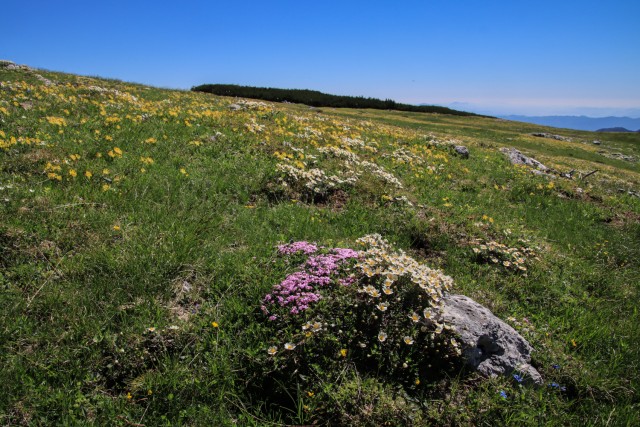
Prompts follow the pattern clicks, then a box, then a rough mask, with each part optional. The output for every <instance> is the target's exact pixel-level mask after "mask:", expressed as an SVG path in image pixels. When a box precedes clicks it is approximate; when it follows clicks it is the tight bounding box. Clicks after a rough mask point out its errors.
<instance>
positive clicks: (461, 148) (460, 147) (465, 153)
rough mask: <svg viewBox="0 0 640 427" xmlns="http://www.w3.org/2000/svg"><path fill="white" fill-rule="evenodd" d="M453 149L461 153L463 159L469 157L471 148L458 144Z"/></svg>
mask: <svg viewBox="0 0 640 427" xmlns="http://www.w3.org/2000/svg"><path fill="white" fill-rule="evenodd" d="M453 150H454V151H455V152H456V153H458V154H459V155H460V157H462V158H463V159H468V158H469V149H468V148H467V147H465V146H464V145H456V146H454V147H453Z"/></svg>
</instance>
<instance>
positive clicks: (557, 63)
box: [0, 0, 640, 114]
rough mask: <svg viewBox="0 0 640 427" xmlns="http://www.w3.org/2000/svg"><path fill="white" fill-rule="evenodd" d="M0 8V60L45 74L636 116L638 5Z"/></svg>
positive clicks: (230, 0)
mask: <svg viewBox="0 0 640 427" xmlns="http://www.w3.org/2000/svg"><path fill="white" fill-rule="evenodd" d="M1 9H2V15H3V19H2V21H3V22H2V25H0V59H9V60H12V61H14V62H17V63H22V64H27V65H30V66H33V67H39V68H46V69H50V70H56V71H66V72H71V73H78V74H84V75H99V76H104V77H114V78H120V79H123V80H127V81H135V82H140V83H146V84H151V85H155V86H163V87H172V88H190V87H191V86H194V85H198V84H202V83H238V84H246V85H254V86H272V87H286V88H310V89H317V90H321V91H324V92H330V93H336V94H346V95H364V96H372V97H377V98H392V99H395V100H397V101H401V102H408V103H432V104H441V105H446V104H449V103H452V102H456V101H458V102H464V103H470V104H473V105H474V106H475V107H476V108H483V107H484V108H493V109H494V111H495V108H502V109H503V110H504V109H505V108H506V110H508V111H511V112H515V113H529V114H536V113H540V112H542V110H545V111H547V110H549V111H547V112H552V111H551V110H553V109H556V110H557V109H562V108H565V107H566V108H568V109H569V110H570V109H571V108H573V109H574V110H575V111H578V110H577V109H576V107H593V108H596V109H597V108H610V109H612V110H616V111H618V110H620V111H622V110H623V109H625V108H627V109H628V108H637V109H638V111H640V0H610V1H605V0H600V1H594V0H583V1H574V0H555V1H547V0H538V1H524V0H510V1H497V0H483V1H479V0H459V1H448V0H438V1H435V0H422V1H401V0H398V1H382V0H380V1H375V0H369V1H348V0H343V1H332V0H319V1H305V0H297V1H277V0H273V1H264V0H263V1H249V0H245V1H243V0H227V1H215V0H212V1H189V0H184V1H181V2H178V1H172V2H165V1H160V0H158V1H153V2H152V1H135V0H130V1H89V0H87V1H82V2H80V1H25V0H21V1H14V0H3V1H2V8H1ZM566 108H565V109H566ZM506 110H505V112H506ZM569 110H567V111H569ZM572 111H573V110H572Z"/></svg>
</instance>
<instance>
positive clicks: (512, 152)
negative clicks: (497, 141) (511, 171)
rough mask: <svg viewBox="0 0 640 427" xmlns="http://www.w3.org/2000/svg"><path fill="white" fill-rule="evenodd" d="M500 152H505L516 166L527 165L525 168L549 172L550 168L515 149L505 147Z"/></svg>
mask: <svg viewBox="0 0 640 427" xmlns="http://www.w3.org/2000/svg"><path fill="white" fill-rule="evenodd" d="M500 151H501V152H503V153H504V154H505V155H506V156H507V157H508V158H509V161H510V162H511V163H513V164H514V165H525V166H529V167H532V168H535V169H537V170H539V171H542V172H546V171H548V170H549V168H548V167H546V166H545V165H543V164H542V163H540V162H539V161H537V160H536V159H534V158H531V157H527V156H525V155H524V154H522V153H521V152H520V151H518V150H516V149H515V148H506V147H503V148H501V149H500Z"/></svg>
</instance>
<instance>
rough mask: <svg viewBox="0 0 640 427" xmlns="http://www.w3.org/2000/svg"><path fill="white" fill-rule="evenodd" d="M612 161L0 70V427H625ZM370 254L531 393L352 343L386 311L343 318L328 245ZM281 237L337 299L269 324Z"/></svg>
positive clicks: (624, 300)
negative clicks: (449, 310)
mask: <svg viewBox="0 0 640 427" xmlns="http://www.w3.org/2000/svg"><path fill="white" fill-rule="evenodd" d="M231 104H236V105H239V106H240V108H239V109H237V108H236V107H234V108H233V109H230V108H229V106H230V105H231ZM540 131H543V132H544V131H547V132H551V133H561V134H562V135H563V136H568V137H571V138H573V141H572V142H564V141H557V140H552V139H545V138H538V137H533V136H530V135H529V134H530V133H532V132H540ZM593 139H599V140H601V141H602V145H600V146H596V145H593V144H592V140H593ZM451 144H462V145H465V146H467V147H468V148H469V150H470V153H471V155H470V157H469V158H468V159H464V158H461V157H458V156H456V155H455V153H454V152H453V150H452V148H451ZM500 147H516V148H518V149H521V150H522V151H523V152H525V153H527V154H529V155H532V156H533V157H535V158H536V159H537V160H539V161H541V162H543V163H544V164H546V165H547V166H549V167H553V168H554V169H556V170H558V171H561V172H568V171H569V170H572V169H574V170H576V172H575V173H574V179H572V180H570V179H565V178H561V177H558V176H555V177H553V178H552V177H545V176H536V175H534V174H532V173H531V172H530V171H529V170H527V169H525V168H522V167H516V166H513V165H511V164H510V163H508V161H507V160H506V159H505V157H504V156H503V154H502V153H500V152H499V148H500ZM616 153H622V154H624V155H627V156H633V157H634V158H635V159H638V158H639V157H640V135H638V134H606V135H602V134H598V135H597V138H596V135H595V134H592V133H589V132H579V131H564V130H563V131H559V130H557V129H550V128H543V127H540V126H535V125H528V124H523V123H514V122H505V121H500V120H496V119H488V118H480V117H457V116H448V115H432V114H424V113H411V112H390V111H376V110H354V109H331V108H323V109H322V111H317V110H310V109H309V108H308V107H305V106H303V105H290V104H285V105H282V104H271V103H265V102H257V101H251V100H239V99H235V98H226V97H218V96H213V95H210V94H205V93H196V92H186V91H185V92H183V91H170V90H161V89H155V88H151V87H145V86H141V85H133V84H128V83H123V82H119V81H113V80H104V79H98V78H88V77H80V76H74V75H67V74H61V73H53V72H45V71H39V70H31V69H25V68H19V67H18V68H16V67H12V66H7V64H0V159H1V161H0V366H2V369H0V382H1V383H2V384H3V387H1V388H0V424H2V425H43V426H45V425H58V424H61V425H87V424H95V425H121V426H126V425H148V426H154V425H232V424H240V425H282V424H313V423H317V424H324V423H330V424H333V425H339V424H346V425H367V424H369V425H383V424H385V423H387V424H389V425H398V424H406V425H429V424H439V425H499V424H502V425H505V424H506V425H518V426H520V425H542V424H544V425H559V426H560V425H563V426H564V425H638V424H640V417H639V416H638V413H639V412H640V411H639V409H640V407H639V397H638V385H639V380H640V369H639V363H640V346H638V345H637V343H638V342H640V321H639V320H640V319H639V316H638V308H637V307H638V303H639V295H638V291H639V289H638V287H639V285H638V284H639V283H640V198H639V197H638V196H639V194H640V168H639V166H638V163H637V162H631V161H627V160H621V159H619V158H616V157H615V156H616V155H617V154H616ZM593 170H597V171H598V172H596V173H594V174H592V175H590V176H589V177H587V178H586V179H584V180H581V179H580V176H581V174H582V176H584V175H585V174H586V173H588V172H591V171H593ZM372 234H379V235H381V236H382V237H383V238H384V239H386V240H387V241H388V242H389V244H390V245H391V246H392V247H393V248H395V249H396V250H403V251H405V253H406V255H407V256H409V257H411V258H412V259H415V260H416V261H417V262H418V263H420V264H419V265H421V266H429V267H431V268H433V269H438V270H441V272H435V273H434V274H435V275H436V276H437V277H440V278H442V277H444V276H442V275H447V276H449V277H451V278H452V280H453V286H452V289H451V292H454V293H462V294H465V295H468V296H470V297H472V298H474V299H475V300H477V301H478V302H480V303H481V304H484V305H486V306H487V307H489V308H490V309H491V310H492V311H494V313H496V314H497V315H498V316H500V317H501V318H503V319H505V320H506V321H507V322H508V323H509V324H511V325H512V326H514V327H515V328H516V329H517V330H519V331H520V332H521V334H522V335H523V336H524V337H525V338H527V339H528V340H529V341H530V343H531V344H532V345H533V347H534V348H535V349H536V351H535V353H534V355H533V364H534V366H536V367H537V369H538V370H539V371H540V372H541V374H542V375H543V377H544V379H545V385H544V386H543V387H540V388H535V387H531V386H526V385H523V384H520V383H519V382H518V381H516V380H514V378H511V377H501V378H493V379H485V378H482V377H480V376H478V375H477V374H474V373H470V372H465V371H461V370H459V368H457V366H458V365H456V364H455V363H453V364H448V365H446V366H445V365H444V364H442V365H438V364H437V363H436V362H438V361H441V359H440V358H441V357H444V356H442V353H438V354H439V355H436V353H435V350H434V348H435V349H437V348H439V347H437V345H439V341H438V339H439V338H438V337H439V336H440V335H437V336H436V335H432V338H429V337H426V338H424V339H426V340H428V339H431V341H430V342H431V343H432V344H433V343H435V344H437V345H436V346H435V347H433V348H431V347H429V346H426V348H422V347H420V346H419V345H418V344H420V345H422V343H423V341H419V339H418V337H419V336H420V337H421V335H419V334H420V333H421V332H420V330H416V331H414V332H415V334H417V335H415V339H416V344H415V345H413V346H412V347H403V346H402V345H401V342H399V341H398V340H399V338H397V337H395V336H394V334H392V333H391V331H390V330H388V332H389V337H388V339H386V341H385V340H383V339H378V340H375V339H373V341H369V344H368V345H366V344H367V343H366V342H363V340H364V337H367V336H375V335H376V334H379V331H378V330H377V329H376V330H373V329H371V326H368V325H374V324H376V325H377V323H375V322H379V318H378V316H382V317H381V318H382V319H386V317H384V316H386V313H385V314H384V316H383V314H382V311H383V310H382V309H379V310H377V311H376V310H374V309H370V308H369V306H367V305H366V304H365V303H362V304H360V305H356V304H352V302H353V301H366V296H365V297H363V294H362V293H357V291H356V290H357V289H360V287H362V286H364V284H366V283H370V281H369V280H370V279H368V278H367V277H369V276H368V275H363V274H361V273H360V271H361V270H358V268H357V267H356V266H353V265H352V264H347V263H348V262H352V261H349V260H348V259H347V258H348V254H349V253H350V252H348V251H347V250H348V249H350V248H352V249H357V250H360V249H362V247H361V246H359V244H358V243H357V240H358V239H360V238H362V237H363V236H366V235H372ZM298 241H305V242H307V243H305V244H303V246H300V247H303V248H308V247H310V246H312V244H313V243H315V244H316V245H317V246H323V247H324V248H325V249H317V250H319V251H321V253H323V254H336V253H341V254H346V255H344V256H345V257H346V258H345V260H346V261H344V264H340V265H341V267H340V268H341V269H342V270H340V272H339V273H336V274H341V275H342V276H339V277H341V279H340V280H346V282H340V283H341V285H337V284H335V283H337V282H335V281H334V282H332V283H333V284H331V285H330V286H329V285H327V286H328V287H326V288H325V290H324V292H325V298H324V299H323V300H321V301H320V302H319V303H318V304H317V305H314V306H313V307H312V308H310V309H309V310H307V311H304V312H303V313H301V314H299V315H296V316H290V317H286V316H285V315H282V317H281V318H279V319H278V320H277V321H275V322H274V321H269V320H268V318H267V315H266V314H264V313H263V311H262V310H261V306H262V305H264V304H266V302H265V300H264V297H265V295H266V294H268V293H270V292H272V291H273V289H274V288H273V287H274V286H275V285H278V284H280V283H281V282H282V281H283V280H284V279H285V278H287V277H288V275H290V274H292V273H294V272H296V271H297V268H298V267H297V266H298V264H299V263H300V262H302V260H303V257H302V256H301V252H297V253H296V254H294V255H293V258H292V257H288V258H287V257H285V256H283V255H281V254H280V252H282V249H280V250H278V245H283V244H288V243H291V242H298ZM500 245H504V247H503V246H500ZM287 247H288V246H287ZM331 248H342V249H341V251H342V252H337V250H332V249H331ZM492 248H493V249H492ZM508 248H514V249H513V250H512V251H510V250H509V249H508ZM389 250H390V251H391V249H389ZM514 251H518V252H519V254H520V255H519V256H517V257H515V258H514V257H513V256H512V255H510V254H513V253H514ZM342 262H343V261H340V263H342ZM412 265H413V264H412ZM520 267H522V268H520ZM416 268H418V267H416ZM419 268H424V267H419ZM345 271H346V273H345ZM362 271H364V270H362ZM433 271H435V270H433ZM346 274H349V277H346V276H345V275H346ZM371 274H372V275H373V277H374V278H375V277H376V276H375V274H376V273H375V272H374V273H371ZM332 277H333V276H332ZM336 277H338V276H336ZM402 277H405V279H402ZM402 277H401V278H400V279H397V282H395V283H394V284H393V286H397V287H396V288H394V289H395V290H396V293H395V294H394V296H395V295H403V294H402V292H403V289H408V288H407V287H408V286H410V285H411V283H410V281H407V280H408V279H406V277H408V276H406V275H405V276H402ZM434 277H435V276H434ZM332 280H334V279H332ZM336 280H337V279H336ZM403 280H404V281H403ZM438 280H440V279H438ZM442 280H444V279H442ZM402 286H405V287H402ZM430 286H431V285H430ZM433 286H435V285H433ZM273 292H275V291H273ZM363 298H365V299H363ZM381 298H382V300H384V298H386V297H385V296H383V297H381ZM382 300H381V301H382ZM388 301H389V303H391V304H395V302H394V301H395V300H391V299H389V300H388ZM385 307H386V306H385ZM391 307H392V308H393V307H394V306H393V305H392V306H391ZM385 309H386V308H385ZM366 310H369V311H366ZM390 311H393V310H390ZM361 313H365V314H366V315H367V316H369V317H365V318H363V317H358V316H360V315H361ZM367 313H368V314H367ZM420 313H421V312H420ZM323 316H324V317H323ZM402 318H403V319H405V321H406V318H407V316H405V315H404V314H402ZM303 322H311V323H310V325H311V326H307V327H306V328H303V329H302V331H300V330H299V329H296V328H298V326H299V325H301V324H304V325H306V323H303ZM314 322H319V326H317V327H316V326H315V325H313V323H314ZM357 322H360V323H357ZM370 329H371V330H370ZM428 332H429V331H428ZM438 332H440V331H438ZM430 333H432V334H433V332H430ZM448 333H450V331H448V332H447V331H445V332H443V335H442V336H445V335H446V334H448ZM372 334H373V335H372ZM291 337H296V340H293V338H291ZM409 338H411V337H409ZM420 339H422V338H420ZM396 342H398V344H394V343H396ZM424 342H425V343H426V342H427V341H424ZM447 342H449V341H448V339H447ZM293 345H295V348H293V349H291V350H286V348H287V347H289V348H291V347H292V346H293ZM363 345H364V347H363ZM272 353H273V354H272ZM444 353H446V352H444ZM448 355H449V353H446V354H445V356H448ZM451 357H452V358H453V359H455V355H453V353H452V354H451ZM449 360H451V359H449ZM447 363H448V362H447Z"/></svg>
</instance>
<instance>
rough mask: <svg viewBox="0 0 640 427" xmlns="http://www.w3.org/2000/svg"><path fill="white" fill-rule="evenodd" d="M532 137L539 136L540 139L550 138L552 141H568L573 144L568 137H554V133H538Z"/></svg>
mask: <svg viewBox="0 0 640 427" xmlns="http://www.w3.org/2000/svg"><path fill="white" fill-rule="evenodd" d="M531 135H532V136H537V137H539V138H550V139H555V140H557V141H567V142H571V141H572V139H571V138H568V137H566V136H562V135H554V134H552V133H546V132H538V133H532V134H531Z"/></svg>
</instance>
